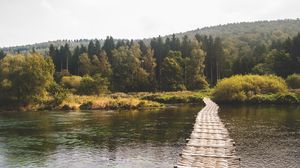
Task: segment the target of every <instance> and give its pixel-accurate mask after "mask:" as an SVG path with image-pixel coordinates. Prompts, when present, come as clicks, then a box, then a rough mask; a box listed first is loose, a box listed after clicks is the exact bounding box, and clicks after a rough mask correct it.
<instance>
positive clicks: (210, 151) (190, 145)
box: [174, 98, 240, 168]
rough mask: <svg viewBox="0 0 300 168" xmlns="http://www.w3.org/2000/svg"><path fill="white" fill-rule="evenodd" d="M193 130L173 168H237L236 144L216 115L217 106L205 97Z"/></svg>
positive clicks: (238, 163)
mask: <svg viewBox="0 0 300 168" xmlns="http://www.w3.org/2000/svg"><path fill="white" fill-rule="evenodd" d="M204 103H205V104H206V106H205V107H204V108H203V109H202V110H201V111H200V112H199V113H198V115H197V118H196V123H195V125H194V130H193V132H192V134H191V137H190V139H187V144H186V146H185V147H184V149H183V151H182V153H181V154H180V155H179V156H180V158H179V159H178V160H177V164H176V166H174V168H227V167H228V168H237V167H240V158H239V157H237V156H236V153H235V147H234V146H235V144H234V142H233V140H232V139H230V138H229V134H228V131H227V129H226V128H225V127H224V125H223V123H222V121H221V120H220V118H219V116H218V109H219V107H218V105H217V104H215V103H214V102H213V101H211V100H210V99H209V98H204Z"/></svg>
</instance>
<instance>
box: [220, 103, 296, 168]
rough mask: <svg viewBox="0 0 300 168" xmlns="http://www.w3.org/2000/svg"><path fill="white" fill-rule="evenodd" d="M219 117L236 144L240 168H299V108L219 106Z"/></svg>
mask: <svg viewBox="0 0 300 168" xmlns="http://www.w3.org/2000/svg"><path fill="white" fill-rule="evenodd" d="M220 117H221V119H222V120H223V122H224V123H225V124H226V127H227V128H228V130H229V132H230V136H231V138H233V139H234V140H235V142H236V143H237V153H238V154H239V155H240V156H241V158H242V162H241V165H242V167H249V168H299V167H300V107H288V106H256V107H253V106H252V107H251V106H250V107H249V106H248V107H247V106H234V107H232V106H223V107H221V113H220Z"/></svg>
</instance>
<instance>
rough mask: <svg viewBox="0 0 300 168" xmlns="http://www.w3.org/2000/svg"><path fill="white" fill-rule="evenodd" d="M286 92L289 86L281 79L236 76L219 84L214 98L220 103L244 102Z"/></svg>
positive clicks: (274, 77)
mask: <svg viewBox="0 0 300 168" xmlns="http://www.w3.org/2000/svg"><path fill="white" fill-rule="evenodd" d="M284 92H287V85H286V83H285V81H284V80H283V79H282V78H280V77H276V76H272V75H270V76H259V75H244V76H242V75H236V76H232V77H230V78H225V79H223V80H221V81H220V82H218V84H217V86H216V87H215V91H214V93H213V97H214V99H215V100H216V101H218V102H235V101H237V102H243V101H246V100H249V99H251V98H252V97H253V96H255V95H259V94H275V93H284Z"/></svg>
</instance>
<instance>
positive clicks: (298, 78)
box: [286, 74, 300, 89]
mask: <svg viewBox="0 0 300 168" xmlns="http://www.w3.org/2000/svg"><path fill="white" fill-rule="evenodd" d="M286 82H287V84H288V86H289V87H290V88H292V89H300V74H292V75H289V76H288V77H287V79H286Z"/></svg>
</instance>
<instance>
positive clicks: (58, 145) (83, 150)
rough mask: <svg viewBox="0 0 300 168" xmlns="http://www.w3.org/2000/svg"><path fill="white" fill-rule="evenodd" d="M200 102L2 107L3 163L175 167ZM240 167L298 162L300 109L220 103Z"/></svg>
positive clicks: (86, 167)
mask: <svg viewBox="0 0 300 168" xmlns="http://www.w3.org/2000/svg"><path fill="white" fill-rule="evenodd" d="M200 109H201V107H191V106H181V107H172V108H168V109H164V110H152V111H92V112H67V113H66V112H18V113H17V112H15V113H12V112H6V113H5V112H2V113H0V167H1V168H2V167H26V168H27V167H28V168H30V167H34V168H36V167H49V168H50V167H51V168H53V167H72V168H73V167H74V168H76V167H78V168H79V167H80V168H89V167H92V168H93V167H100V168H106V167H113V168H116V167H118V168H119V167H120V168H121V167H122V168H129V167H130V168H131V167H132V168H148V167H149V168H150V167H151V168H153V167H172V166H173V165H174V162H175V161H176V158H177V157H178V154H179V153H180V152H181V149H182V147H183V145H184V144H185V140H184V139H185V138H187V137H188V136H189V135H190V132H191V129H192V126H193V123H194V120H195V116H196V114H197V112H198V111H199V110H200ZM220 117H221V119H222V120H223V122H224V123H225V124H226V127H227V128H228V129H229V131H230V134H231V137H232V138H233V139H235V141H236V143H237V152H238V154H239V155H240V156H241V157H242V166H243V167H249V168H250V167H251V168H252V167H259V168H260V167H266V168H269V167H270V168H271V167H272V168H273V167H275V168H276V167H300V108H297V107H280V106H268V107H266V106H264V107H253V106H252V107H245V106H244V107H242V106H239V107H237V106H235V107H230V106H224V107H221V112H220Z"/></svg>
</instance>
